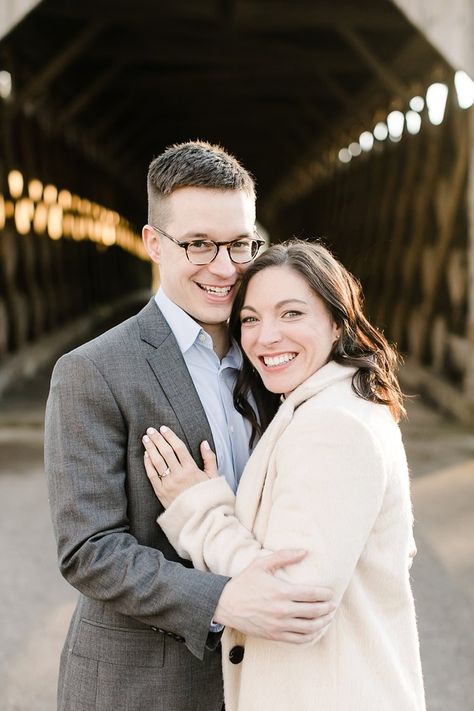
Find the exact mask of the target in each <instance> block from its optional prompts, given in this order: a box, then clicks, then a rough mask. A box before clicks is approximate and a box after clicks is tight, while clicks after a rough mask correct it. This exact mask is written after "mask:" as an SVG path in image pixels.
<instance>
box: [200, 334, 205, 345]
mask: <svg viewBox="0 0 474 711" xmlns="http://www.w3.org/2000/svg"><path fill="white" fill-rule="evenodd" d="M199 340H200V341H201V343H205V341H206V336H205V335H204V333H200V334H199Z"/></svg>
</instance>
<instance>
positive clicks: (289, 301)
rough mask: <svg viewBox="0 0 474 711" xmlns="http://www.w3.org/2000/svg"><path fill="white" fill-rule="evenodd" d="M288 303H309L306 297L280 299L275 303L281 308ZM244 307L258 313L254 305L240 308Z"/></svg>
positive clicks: (276, 306) (243, 307)
mask: <svg viewBox="0 0 474 711" xmlns="http://www.w3.org/2000/svg"><path fill="white" fill-rule="evenodd" d="M286 304H304V305H305V306H307V305H308V302H307V301H304V299H283V301H279V302H278V303H277V304H275V308H276V309H281V307H282V306H286ZM244 309H247V310H248V311H253V312H254V313H257V309H254V307H253V306H248V305H247V304H245V305H244V306H242V308H241V309H240V310H241V311H243V310H244Z"/></svg>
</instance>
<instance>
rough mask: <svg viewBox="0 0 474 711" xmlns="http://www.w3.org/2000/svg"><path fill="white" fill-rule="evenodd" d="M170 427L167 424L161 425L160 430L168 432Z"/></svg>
mask: <svg viewBox="0 0 474 711" xmlns="http://www.w3.org/2000/svg"><path fill="white" fill-rule="evenodd" d="M168 429H169V428H168V427H165V425H161V427H160V432H168Z"/></svg>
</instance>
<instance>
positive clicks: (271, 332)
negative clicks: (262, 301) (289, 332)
mask: <svg viewBox="0 0 474 711" xmlns="http://www.w3.org/2000/svg"><path fill="white" fill-rule="evenodd" d="M258 340H259V341H260V344H261V345H263V346H268V345H271V344H273V343H278V342H279V341H281V332H280V329H279V328H278V324H277V323H275V322H274V321H273V320H272V321H268V322H266V323H265V322H263V323H262V324H261V326H260V331H259V334H258Z"/></svg>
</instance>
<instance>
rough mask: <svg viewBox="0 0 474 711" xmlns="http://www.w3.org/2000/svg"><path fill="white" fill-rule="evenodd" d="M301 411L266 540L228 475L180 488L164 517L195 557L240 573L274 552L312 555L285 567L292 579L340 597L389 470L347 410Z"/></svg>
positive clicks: (286, 446) (280, 448) (280, 452)
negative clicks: (247, 518)
mask: <svg viewBox="0 0 474 711" xmlns="http://www.w3.org/2000/svg"><path fill="white" fill-rule="evenodd" d="M300 409H301V414H300V411H297V413H296V415H295V417H294V419H293V420H292V422H291V424H290V425H289V426H288V428H287V429H286V430H285V432H284V434H283V435H282V436H281V438H280V440H279V442H278V444H277V447H276V449H275V460H276V467H277V475H276V477H275V482H274V487H273V493H272V505H271V510H270V515H269V519H268V526H267V529H266V535H265V538H264V540H263V541H262V542H261V543H260V542H258V541H257V540H256V539H255V538H254V537H253V535H252V534H251V533H250V532H249V531H248V530H247V529H245V528H244V526H242V524H241V523H240V521H239V520H238V518H237V517H236V515H235V498H234V495H233V493H232V491H231V489H230V488H229V487H228V485H227V484H226V482H225V481H223V480H222V479H221V478H220V479H211V480H210V481H208V482H203V483H201V484H198V485H197V486H195V487H192V488H191V489H188V490H187V491H186V492H184V493H183V494H181V495H180V496H179V497H178V498H177V499H176V500H175V501H174V502H173V504H172V505H171V506H170V508H169V509H168V510H167V511H166V512H165V513H164V514H163V515H162V516H160V518H159V522H160V525H161V526H162V527H163V528H164V530H165V531H166V533H167V535H168V536H169V537H170V539H171V540H172V542H173V544H174V545H177V547H178V550H180V552H181V553H184V552H186V553H187V554H188V555H189V556H190V557H191V559H192V561H193V563H194V564H195V565H196V566H198V567H200V568H202V569H210V570H213V571H214V572H218V573H221V574H224V575H236V574H238V573H239V572H241V570H242V569H243V568H244V567H245V566H246V565H248V564H249V563H251V562H252V561H253V560H255V559H256V558H257V557H258V556H261V555H266V554H268V553H270V552H271V551H274V550H279V549H283V548H286V549H292V548H298V549H300V548H303V549H305V550H307V551H308V555H307V556H306V557H305V558H304V559H303V560H302V561H301V562H300V563H298V564H296V565H292V566H289V567H288V568H287V569H283V570H282V571H279V573H278V574H279V575H280V576H282V577H284V578H285V579H287V580H289V581H291V582H305V583H316V584H317V585H323V586H328V587H330V588H332V589H333V590H334V592H335V599H336V602H339V600H340V599H341V597H342V595H343V593H344V591H345V589H346V587H347V585H348V583H349V580H350V578H351V575H352V573H353V571H354V568H355V566H356V564H357V561H358V559H359V557H360V555H361V553H362V550H363V548H364V546H365V544H366V542H367V539H368V537H369V535H370V531H371V529H372V527H373V526H374V523H375V520H376V518H377V515H378V513H379V510H380V508H381V504H382V499H383V495H384V490H385V485H386V472H385V468H384V462H383V457H382V453H381V451H380V449H379V445H378V442H377V441H376V440H375V438H374V436H373V435H372V433H371V432H370V430H369V429H368V428H367V427H366V426H365V424H364V423H362V422H361V421H359V420H358V419H356V418H355V417H354V416H352V415H351V414H350V413H348V412H346V411H343V410H326V409H325V410H313V411H312V412H311V416H310V417H308V411H307V412H306V413H303V408H300Z"/></svg>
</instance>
